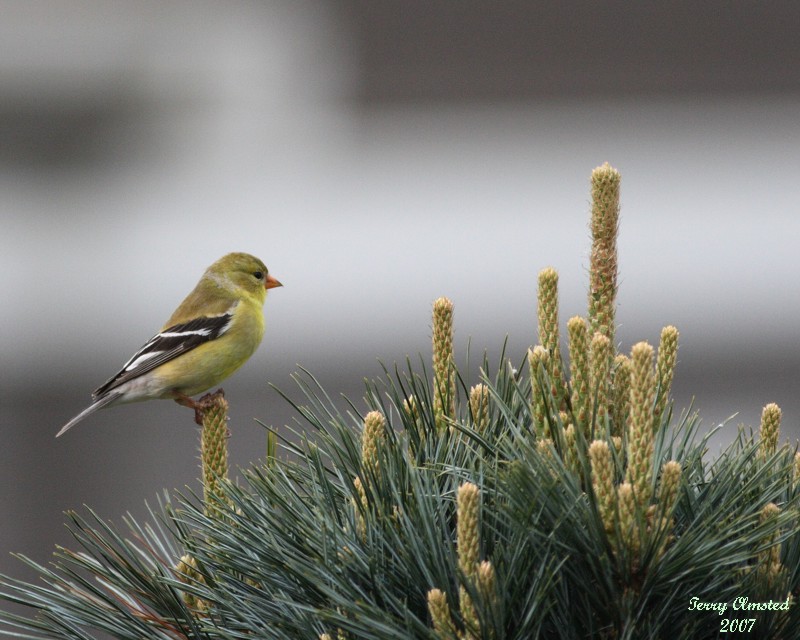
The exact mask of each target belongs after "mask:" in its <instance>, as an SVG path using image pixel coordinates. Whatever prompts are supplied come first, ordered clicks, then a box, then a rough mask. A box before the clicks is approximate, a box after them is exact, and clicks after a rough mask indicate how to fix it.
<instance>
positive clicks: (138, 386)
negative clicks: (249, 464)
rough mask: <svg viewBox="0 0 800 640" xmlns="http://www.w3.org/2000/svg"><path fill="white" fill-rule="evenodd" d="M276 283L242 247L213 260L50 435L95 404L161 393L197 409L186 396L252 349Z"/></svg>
mask: <svg viewBox="0 0 800 640" xmlns="http://www.w3.org/2000/svg"><path fill="white" fill-rule="evenodd" d="M280 286H283V285H281V283H280V282H278V281H277V280H276V279H275V278H273V277H272V276H271V275H269V271H268V270H267V267H265V266H264V263H263V262H261V260H259V259H258V258H256V257H254V256H251V255H249V254H247V253H229V254H228V255H226V256H223V257H222V258H220V259H219V260H217V261H216V262H215V263H214V264H212V265H211V266H210V267H209V268H208V269H206V272H205V273H204V274H203V277H202V278H200V282H198V283H197V286H196V287H195V288H194V289H193V290H192V292H191V293H190V294H189V295H188V296H186V298H185V299H184V301H183V302H181V304H180V305H179V306H178V308H177V309H175V312H174V313H173V314H172V316H170V319H169V320H167V322H166V324H165V325H164V326H163V327H162V329H161V331H159V332H158V333H157V334H156V335H154V336H153V337H152V338H150V340H148V341H147V342H146V343H145V344H144V346H143V347H142V348H141V349H139V350H138V351H137V352H136V353H135V354H133V357H132V358H131V359H130V360H128V362H126V363H125V365H124V366H123V367H122V369H121V370H120V372H119V373H117V374H116V375H115V376H114V377H112V378H111V379H110V380H108V381H107V382H106V383H105V384H103V385H102V386H100V387H98V388H97V389H96V390H95V391H94V393H92V404H90V405H89V406H88V407H87V408H86V409H84V410H83V411H81V412H80V413H79V414H78V415H77V416H75V417H74V418H73V419H72V420H70V421H69V422H68V423H67V424H65V425H64V426H63V427H62V428H61V431H59V432H58V433H57V434H56V437H58V436H60V435H61V434H63V433H64V432H65V431H67V430H68V429H71V428H72V427H74V426H75V425H76V424H78V423H79V422H80V421H81V420H83V419H84V418H86V417H87V416H89V415H91V414H92V413H94V412H95V411H98V410H99V409H105V408H106V407H111V406H113V405H117V404H124V403H127V402H137V401H139V400H152V399H156V398H166V399H172V400H175V401H176V402H178V403H179V404H182V405H184V406H188V407H192V408H195V409H197V408H198V403H197V402H195V401H194V400H192V398H191V396H193V395H196V394H198V393H201V392H203V391H205V390H206V389H209V388H211V387H213V386H214V385H216V384H218V383H220V382H222V380H224V379H225V378H227V377H228V376H229V375H231V374H232V373H233V372H234V371H236V370H237V369H238V368H239V367H241V366H242V365H243V364H244V363H245V362H247V359H248V358H249V357H250V356H251V355H253V353H254V352H255V350H256V348H258V345H259V344H260V343H261V338H262V337H263V335H264V313H263V306H264V300H266V298H267V290H268V289H273V288H275V287H280Z"/></svg>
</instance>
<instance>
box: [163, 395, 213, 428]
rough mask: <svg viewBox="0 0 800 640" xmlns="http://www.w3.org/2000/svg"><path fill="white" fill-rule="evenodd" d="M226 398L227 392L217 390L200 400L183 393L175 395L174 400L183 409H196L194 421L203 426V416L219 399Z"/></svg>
mask: <svg viewBox="0 0 800 640" xmlns="http://www.w3.org/2000/svg"><path fill="white" fill-rule="evenodd" d="M219 396H221V397H223V398H224V397H225V392H224V391H223V390H222V389H217V390H216V391H215V392H214V393H207V394H206V395H204V396H203V397H201V398H200V399H199V400H195V399H194V398H191V397H189V396H187V395H185V394H183V393H177V392H176V393H175V395H174V398H173V399H174V400H175V402H177V403H178V404H179V405H181V406H182V407H189V408H190V409H194V421H195V422H196V423H197V424H199V425H201V426H202V424H203V415H204V414H205V412H206V410H207V409H208V408H209V406H210V405H211V403H212V402H213V401H214V399H215V398H217V397H219Z"/></svg>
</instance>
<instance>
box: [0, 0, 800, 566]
mask: <svg viewBox="0 0 800 640" xmlns="http://www.w3.org/2000/svg"><path fill="white" fill-rule="evenodd" d="M0 13H1V15H2V20H0V220H1V221H2V227H1V228H0V233H1V234H2V235H0V294H1V295H2V310H3V313H2V316H1V320H0V322H2V326H0V336H2V337H1V338H0V348H1V349H2V351H1V352H0V358H1V362H2V365H1V366H0V376H2V377H1V378H0V385H1V386H0V392H1V393H2V397H1V398H0V401H1V402H2V411H0V420H1V421H2V422H1V423H0V436H1V437H2V446H0V486H2V492H1V493H0V514H2V516H0V571H2V572H5V573H10V574H12V575H16V576H29V574H28V572H27V571H26V570H25V568H24V567H23V566H22V565H21V564H20V563H19V562H18V561H16V560H14V559H12V558H11V557H10V556H9V551H17V552H22V553H25V554H28V555H30V556H32V557H33V558H34V559H36V560H38V561H41V562H47V561H48V558H49V556H50V553H51V551H52V549H53V545H54V544H55V543H59V544H69V540H70V538H69V535H68V533H67V531H66V529H65V528H64V526H63V523H64V521H65V518H64V516H63V513H62V512H63V511H64V510H67V509H81V508H82V505H83V504H87V505H90V506H91V507H92V508H94V509H95V510H96V511H97V512H98V513H100V514H101V515H103V516H104V517H107V518H109V519H112V520H114V521H116V522H120V521H121V518H122V516H123V515H124V514H125V513H127V512H131V513H133V514H134V515H135V516H137V517H143V515H144V513H145V507H144V502H145V500H147V501H149V502H151V503H153V502H155V497H156V495H157V494H158V493H159V491H160V490H161V489H162V488H169V489H172V488H184V487H186V486H187V485H188V486H189V487H192V488H193V489H197V488H198V483H197V480H196V478H197V476H198V467H197V449H198V435H197V431H196V428H195V427H194V425H193V422H192V419H191V416H190V414H189V412H188V411H187V410H185V409H183V408H181V407H178V406H177V405H175V404H173V403H170V402H161V403H159V402H152V403H144V404H139V405H130V406H127V407H120V408H116V409H112V410H109V411H106V412H101V413H99V414H96V415H95V416H94V417H92V418H91V419H90V420H88V421H87V422H85V423H83V424H81V425H79V426H78V427H76V428H75V429H74V430H73V431H71V432H69V433H68V434H67V435H66V436H65V437H63V438H61V439H59V440H55V439H54V438H53V436H54V434H55V433H56V431H57V430H58V429H59V427H60V426H61V425H62V424H63V423H64V422H65V421H66V420H68V419H69V418H70V417H71V416H72V415H74V414H75V413H77V412H78V411H79V410H81V409H82V408H83V407H84V406H85V405H86V404H87V403H88V401H89V393H90V391H91V390H92V389H93V388H95V387H96V386H98V385H99V384H100V383H102V382H103V381H104V380H105V379H106V378H108V377H109V376H111V375H112V374H113V373H115V372H116V370H117V369H118V367H119V366H120V365H121V364H122V363H123V362H124V361H125V360H126V359H127V358H128V357H129V356H130V355H131V354H132V353H133V351H134V350H136V349H137V348H138V347H139V346H140V345H141V344H142V343H143V342H144V341H145V340H146V339H147V338H149V337H150V336H151V335H152V334H153V333H154V332H155V331H156V330H157V329H158V328H159V327H160V325H161V323H162V322H163V321H164V320H165V319H166V318H167V317H168V315H169V314H170V313H171V311H172V309H173V308H174V306H175V305H176V304H177V303H178V302H179V301H180V300H181V299H182V297H183V296H184V295H185V294H186V293H188V291H189V290H190V289H191V288H192V287H193V286H194V284H195V282H196V281H197V279H198V278H199V276H200V275H201V274H202V272H203V270H204V269H205V268H206V267H207V266H208V264H210V263H211V262H212V261H214V260H215V259H217V258H218V257H219V256H221V255H223V254H224V253H227V252H229V251H234V250H236V251H249V252H252V253H254V254H256V255H258V256H260V257H262V258H263V259H264V260H265V262H266V263H267V264H268V266H269V268H270V270H271V272H272V273H273V274H274V275H275V276H276V277H278V278H279V279H280V280H282V281H283V283H284V284H285V287H284V288H283V289H277V290H274V291H272V292H270V296H269V300H268V301H267V304H266V310H265V313H266V318H267V334H266V337H265V340H264V343H263V345H262V347H261V349H260V350H259V351H258V352H257V354H256V355H255V356H254V357H253V358H252V359H251V361H250V362H248V364H247V365H246V366H245V367H244V368H243V369H242V370H241V371H240V372H239V373H238V374H236V375H235V376H234V377H233V378H231V379H230V380H229V381H227V382H226V383H225V385H224V386H225V389H226V391H227V394H228V398H229V400H230V402H231V429H232V432H233V437H232V438H231V441H230V442H231V458H232V460H231V462H232V465H233V466H236V465H239V466H242V465H246V464H247V463H248V462H250V461H252V460H256V459H258V458H261V457H263V455H264V449H265V433H264V430H263V428H262V427H261V426H259V425H258V424H256V423H255V421H254V418H259V419H261V420H262V421H264V422H265V423H267V424H270V425H274V426H275V427H277V428H279V429H280V428H282V426H283V425H285V424H288V423H291V422H292V420H293V417H292V416H293V413H292V410H291V408H290V407H289V406H288V404H287V403H286V402H285V401H284V400H283V399H281V398H280V397H279V395H278V394H277V393H276V392H275V391H274V390H273V389H271V388H270V387H269V386H268V383H273V384H275V385H277V386H278V387H280V388H281V389H284V390H286V391H287V393H289V394H290V395H292V396H293V397H299V394H298V393H297V391H296V388H295V386H294V383H293V382H292V381H291V379H290V375H291V374H292V372H293V371H295V370H296V368H297V364H301V365H303V366H305V367H307V368H309V369H310V370H311V371H313V372H314V373H315V374H316V375H317V376H318V377H319V378H320V380H321V381H322V382H323V383H324V385H325V386H326V388H327V389H328V391H329V392H330V393H331V394H334V395H335V394H337V393H338V392H343V393H345V394H347V395H348V396H349V397H351V398H352V399H354V400H355V401H356V402H359V398H360V397H361V395H362V388H363V387H362V378H364V377H376V376H379V375H380V372H381V368H380V366H379V364H378V359H379V358H380V359H381V360H383V361H384V362H386V363H388V364H391V363H393V362H394V361H395V360H402V359H404V358H405V356H406V354H410V355H412V357H415V356H416V354H418V353H423V354H425V356H426V357H427V354H428V353H429V349H430V347H429V329H430V319H429V314H430V304H431V302H432V301H433V300H434V299H435V298H436V297H438V296H440V295H447V296H449V297H451V298H452V299H453V300H454V302H455V305H456V338H457V350H458V352H459V353H460V354H462V355H463V354H465V353H466V349H467V342H468V340H470V339H471V342H472V349H473V361H474V360H476V359H477V357H478V356H479V355H480V354H481V352H482V351H483V349H488V351H489V354H490V358H492V357H494V358H496V357H497V355H498V353H499V350H500V347H501V345H502V341H503V339H504V337H505V335H506V334H508V336H509V344H510V352H511V354H512V355H513V357H514V359H515V360H516V361H519V360H521V358H522V355H523V354H524V351H525V349H526V348H527V347H528V346H530V345H531V344H533V343H534V342H535V341H536V330H535V326H536V322H535V318H536V304H535V291H536V289H535V283H536V274H537V273H538V271H539V270H540V269H541V268H542V267H544V266H547V265H552V266H554V267H555V268H556V269H558V271H559V273H560V277H561V281H560V283H561V292H562V297H561V314H562V322H565V321H566V319H567V318H569V317H570V316H572V315H575V314H579V313H580V314H584V313H585V309H586V287H587V268H588V253H589V244H590V240H589V232H588V228H587V222H588V211H589V189H588V179H589V174H590V172H591V170H592V169H593V168H594V167H595V166H597V165H599V164H601V163H602V162H604V161H609V162H610V163H611V164H612V165H614V166H615V167H617V168H618V169H619V170H620V171H621V173H622V176H623V187H622V223H621V229H622V232H621V237H620V254H621V291H620V296H619V311H618V319H619V321H620V323H621V327H620V330H619V333H618V337H619V339H620V340H621V348H622V349H623V350H626V351H627V350H628V349H629V348H630V346H631V344H633V343H634V342H636V341H638V340H641V339H646V340H649V341H650V342H652V343H656V342H657V340H658V336H659V333H660V330H661V327H662V326H664V325H665V324H675V325H677V326H678V328H679V329H680V331H681V347H680V353H679V365H678V370H677V378H676V382H675V387H674V391H675V393H674V395H675V398H676V405H677V409H678V410H680V409H682V408H685V407H688V406H689V405H690V404H691V403H692V402H693V401H694V406H695V407H696V408H697V409H698V410H699V412H700V415H701V417H702V420H703V428H704V429H706V430H707V429H710V428H712V427H713V426H714V425H716V424H718V423H720V422H722V421H723V420H725V419H726V418H728V417H729V416H731V415H732V414H735V413H737V412H738V415H737V416H736V417H735V418H733V420H731V421H730V422H729V423H728V426H726V427H725V428H724V429H723V432H722V434H721V436H720V438H721V439H720V440H717V441H715V442H720V443H721V442H723V441H724V440H725V439H726V438H727V439H730V437H732V434H733V433H735V431H736V426H737V425H738V424H739V423H745V424H752V425H757V424H758V419H759V415H760V411H761V408H762V406H763V405H764V404H766V403H767V402H771V401H775V402H778V403H779V404H780V405H781V407H782V408H783V410H784V428H783V434H784V437H785V438H786V439H788V440H790V441H791V442H794V441H795V439H796V438H797V436H798V435H799V434H798V416H799V415H800V393H798V392H799V391H800V353H799V352H798V345H800V340H799V338H800V329H798V320H797V319H798V313H799V312H800V296H798V284H797V282H798V275H799V274H800V254H799V253H798V250H797V247H798V241H799V240H800V216H799V215H798V213H800V212H799V211H798V209H799V208H800V180H799V179H798V176H800V86H798V78H799V77H800V47H798V46H797V33H798V29H800V5H798V3H794V2H778V1H776V2H770V3H763V4H761V5H756V4H753V3H744V2H728V1H726V2H722V1H713V0H711V1H708V2H704V3H702V4H698V3H694V2H685V3H681V2H668V3H636V4H634V3H628V2H606V3H602V4H601V5H597V4H594V3H588V2H587V3H584V2H544V3H536V2H501V3H492V4H489V3H484V2H473V1H465V0H460V1H451V2H438V3H430V2H422V1H420V0H405V1H404V2H402V3H398V2H389V1H387V0H371V1H370V2H366V1H360V0H349V1H340V2H334V1H331V2H322V1H318V2H305V1H297V0H291V1H289V0H285V1H278V2H232V3H222V2H209V1H198V0H193V1H191V2H188V1H186V2H175V1H171V2H161V1H142V0H140V1H139V2H135V3H132V2H121V1H120V2H89V1H73V2H59V1H56V0H45V1H41V2H27V1H24V2H23V1H18V2H14V1H7V2H2V3H0ZM693 399H694V400H693ZM720 446H721V445H720Z"/></svg>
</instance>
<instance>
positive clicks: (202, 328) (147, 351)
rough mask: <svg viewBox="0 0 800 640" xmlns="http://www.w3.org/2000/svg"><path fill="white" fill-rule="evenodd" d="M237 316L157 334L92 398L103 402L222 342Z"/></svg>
mask: <svg viewBox="0 0 800 640" xmlns="http://www.w3.org/2000/svg"><path fill="white" fill-rule="evenodd" d="M233 312H234V309H233V308H231V309H229V310H228V311H227V312H226V313H223V314H222V315H219V316H208V317H202V318H195V319H194V320H190V321H189V322H184V323H182V324H176V325H174V326H172V327H168V328H167V329H164V330H163V331H161V332H160V333H157V334H156V335H154V336H153V337H152V338H150V340H148V341H147V343H146V344H145V345H144V346H143V347H142V348H141V349H139V350H138V351H137V352H136V353H135V354H134V355H133V357H132V358H131V359H130V360H128V362H126V363H125V365H124V366H123V367H122V369H121V370H120V371H119V373H117V374H116V375H115V376H114V377H113V378H111V379H110V380H108V381H107V382H106V383H105V384H103V385H102V386H100V387H98V388H97V389H95V390H94V392H93V393H92V397H93V398H95V399H98V398H101V397H103V396H104V395H106V394H108V392H109V391H113V390H114V389H116V388H117V387H119V386H120V385H123V384H125V383H126V382H128V381H129V380H133V379H134V378H138V377H139V376H141V375H143V374H145V373H147V372H148V371H152V370H153V369H155V368H156V367H158V366H159V365H162V364H164V363H165V362H169V361H170V360H173V359H175V358H177V357H178V356H180V355H182V354H184V353H186V352H187V351H191V350H192V349H195V348H196V347H199V346H200V345H201V344H204V343H206V342H209V341H211V340H215V339H217V338H219V337H220V336H221V335H223V334H224V333H225V332H226V331H227V330H228V329H230V326H231V322H232V321H233Z"/></svg>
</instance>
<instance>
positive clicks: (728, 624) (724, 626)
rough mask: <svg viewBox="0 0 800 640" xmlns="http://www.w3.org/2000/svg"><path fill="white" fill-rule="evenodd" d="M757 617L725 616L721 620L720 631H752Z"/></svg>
mask: <svg viewBox="0 0 800 640" xmlns="http://www.w3.org/2000/svg"><path fill="white" fill-rule="evenodd" d="M755 623H756V619H755V618H742V619H741V620H740V619H739V618H723V619H722V620H721V621H720V625H719V632H720V633H737V632H738V633H750V632H751V631H752V630H753V625H755Z"/></svg>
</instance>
